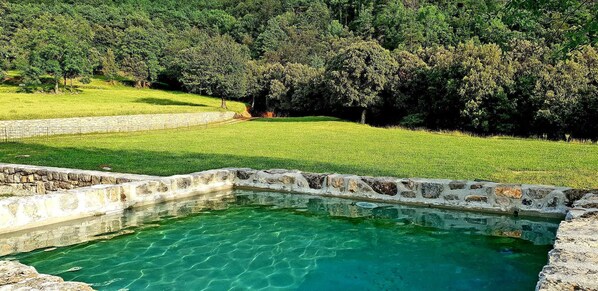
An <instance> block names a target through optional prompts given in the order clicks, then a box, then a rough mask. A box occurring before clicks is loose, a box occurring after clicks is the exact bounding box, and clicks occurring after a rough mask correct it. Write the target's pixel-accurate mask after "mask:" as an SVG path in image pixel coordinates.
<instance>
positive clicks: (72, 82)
mask: <svg viewBox="0 0 598 291" xmlns="http://www.w3.org/2000/svg"><path fill="white" fill-rule="evenodd" d="M71 90H73V78H71Z"/></svg>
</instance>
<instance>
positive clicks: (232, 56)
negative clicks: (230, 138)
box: [179, 36, 249, 108]
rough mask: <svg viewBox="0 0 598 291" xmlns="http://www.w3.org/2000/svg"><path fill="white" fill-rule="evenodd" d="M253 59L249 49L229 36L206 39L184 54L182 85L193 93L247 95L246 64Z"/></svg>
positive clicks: (229, 95) (180, 59) (231, 95)
mask: <svg viewBox="0 0 598 291" xmlns="http://www.w3.org/2000/svg"><path fill="white" fill-rule="evenodd" d="M248 60H249V53H248V52H247V50H246V48H245V47H244V46H242V45H240V44H238V43H236V42H235V41H234V40H233V39H232V38H231V37H229V36H215V37H209V38H206V39H205V41H204V42H201V43H198V44H197V45H196V46H193V47H191V48H188V49H184V50H182V51H181V52H180V55H179V61H180V63H181V77H180V80H179V81H180V82H181V83H182V84H183V85H184V86H185V88H187V89H188V90H189V91H190V92H193V93H200V94H208V95H215V96H220V97H221V98H222V108H226V101H225V100H226V99H225V98H235V99H238V98H241V97H243V96H245V94H246V82H245V64H246V63H247V61H248Z"/></svg>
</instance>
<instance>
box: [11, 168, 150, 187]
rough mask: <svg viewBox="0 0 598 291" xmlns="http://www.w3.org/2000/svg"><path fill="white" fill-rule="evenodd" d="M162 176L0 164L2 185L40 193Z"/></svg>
mask: <svg viewBox="0 0 598 291" xmlns="http://www.w3.org/2000/svg"><path fill="white" fill-rule="evenodd" d="M157 178H159V177H155V176H146V175H134V174H119V173H109V172H100V171H85V170H75V169H65V168H54V167H40V166H30V165H15V164H0V185H4V186H10V187H12V188H14V189H16V190H25V191H29V192H32V193H36V194H46V193H48V192H51V191H60V190H70V189H74V188H78V187H86V186H92V185H99V184H107V185H112V184H122V183H128V182H132V181H142V180H148V179H157Z"/></svg>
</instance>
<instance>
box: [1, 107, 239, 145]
mask: <svg viewBox="0 0 598 291" xmlns="http://www.w3.org/2000/svg"><path fill="white" fill-rule="evenodd" d="M234 116H235V113H234V112H199V113H173V114H140V115H119V116H98V117H74V118H54V119H34V120H0V141H6V140H11V139H17V138H27V137H36V136H51V135H60V134H82V133H96V132H129V131H141V130H155V129H166V128H178V127H187V126H194V125H204V124H208V123H214V122H222V121H227V120H231V119H233V118H234Z"/></svg>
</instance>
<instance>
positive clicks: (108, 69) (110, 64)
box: [102, 48, 119, 84]
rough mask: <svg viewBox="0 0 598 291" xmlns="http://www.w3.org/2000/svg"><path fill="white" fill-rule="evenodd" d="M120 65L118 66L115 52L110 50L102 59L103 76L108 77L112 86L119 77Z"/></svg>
mask: <svg viewBox="0 0 598 291" xmlns="http://www.w3.org/2000/svg"><path fill="white" fill-rule="evenodd" d="M118 72H119V69H118V65H117V64H116V57H115V56H114V51H113V50H112V49H110V48H109V49H108V50H107V51H106V55H105V56H104V58H102V74H103V75H104V77H106V80H108V81H109V82H110V83H111V84H114V80H116V78H117V77H118Z"/></svg>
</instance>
